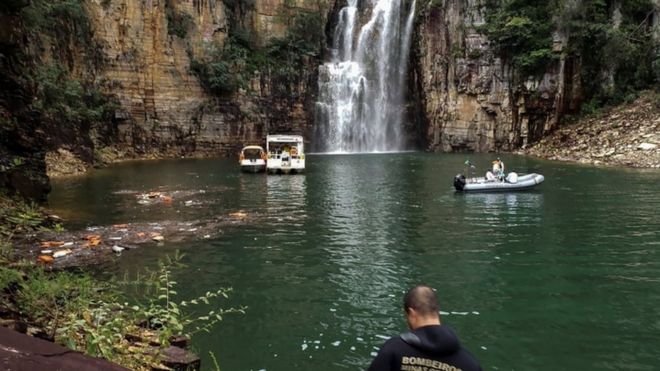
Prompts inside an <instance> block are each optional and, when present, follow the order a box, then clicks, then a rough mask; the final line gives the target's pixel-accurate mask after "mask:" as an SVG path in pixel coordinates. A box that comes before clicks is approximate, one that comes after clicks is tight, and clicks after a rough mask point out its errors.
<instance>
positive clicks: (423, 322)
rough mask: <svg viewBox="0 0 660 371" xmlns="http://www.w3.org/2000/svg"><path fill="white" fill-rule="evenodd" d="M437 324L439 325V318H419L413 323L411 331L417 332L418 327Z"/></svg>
mask: <svg viewBox="0 0 660 371" xmlns="http://www.w3.org/2000/svg"><path fill="white" fill-rule="evenodd" d="M439 324H440V319H439V318H434V317H427V318H419V319H418V320H417V321H415V323H414V328H413V330H417V329H418V328H420V327H425V326H433V325H439Z"/></svg>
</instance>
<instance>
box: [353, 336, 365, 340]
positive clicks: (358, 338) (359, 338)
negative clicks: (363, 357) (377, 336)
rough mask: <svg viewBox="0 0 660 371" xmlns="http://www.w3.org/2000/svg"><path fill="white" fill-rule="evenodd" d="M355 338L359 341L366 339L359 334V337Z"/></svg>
mask: <svg viewBox="0 0 660 371" xmlns="http://www.w3.org/2000/svg"><path fill="white" fill-rule="evenodd" d="M355 340H357V341H364V339H363V338H361V337H359V336H358V337H356V338H355Z"/></svg>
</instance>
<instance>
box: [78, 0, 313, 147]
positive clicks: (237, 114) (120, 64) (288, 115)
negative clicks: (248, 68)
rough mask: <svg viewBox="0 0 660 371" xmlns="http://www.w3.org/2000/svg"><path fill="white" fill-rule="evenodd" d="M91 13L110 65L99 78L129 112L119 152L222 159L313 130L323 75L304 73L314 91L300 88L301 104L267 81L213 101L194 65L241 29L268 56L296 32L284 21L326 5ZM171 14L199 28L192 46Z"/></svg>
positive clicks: (96, 6)
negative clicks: (313, 100) (172, 30)
mask: <svg viewBox="0 0 660 371" xmlns="http://www.w3.org/2000/svg"><path fill="white" fill-rule="evenodd" d="M321 4H322V2H321ZM89 10H90V15H91V17H92V23H93V28H94V30H95V31H94V32H95V35H96V36H97V37H98V38H99V39H101V40H102V45H103V46H104V47H103V52H104V53H105V55H106V57H107V60H108V64H107V67H106V68H105V69H104V70H103V71H101V73H100V76H99V78H101V79H103V80H104V85H105V89H104V90H105V91H106V92H108V93H110V94H115V95H116V96H117V98H118V99H119V101H120V102H121V108H120V109H119V110H117V113H116V117H115V118H116V128H115V130H114V133H115V135H116V136H115V138H116V141H117V143H118V144H120V145H119V148H121V149H123V150H126V151H129V152H130V151H135V152H136V153H137V154H138V155H145V154H154V155H158V156H163V155H170V156H171V155H219V154H227V153H229V152H233V151H235V150H238V149H240V147H241V146H242V145H244V144H247V143H261V141H262V140H263V137H264V136H265V135H266V133H267V132H268V131H272V130H285V131H290V132H304V131H305V130H306V128H307V125H308V120H307V119H308V115H307V113H306V112H307V111H309V110H306V109H305V105H306V101H307V100H308V97H309V96H310V95H311V94H313V90H314V88H315V81H314V76H315V70H314V68H310V69H308V70H306V71H302V76H301V81H305V82H306V81H308V80H309V81H310V82H311V81H314V83H313V84H307V83H304V84H300V85H299V86H295V87H294V88H295V89H297V91H296V94H295V96H296V97H297V99H296V100H295V101H291V99H290V97H286V96H282V95H279V94H277V92H275V91H274V90H273V89H272V85H273V84H275V83H276V82H274V81H271V79H270V76H268V75H267V74H266V73H260V72H257V73H255V74H254V75H252V76H250V81H249V84H248V86H247V87H244V88H243V89H240V90H239V91H238V92H237V93H235V94H231V95H228V96H224V97H213V96H210V95H209V94H207V93H206V92H205V91H204V90H203V89H202V87H201V86H200V84H199V81H198V79H197V77H196V76H195V75H193V74H192V72H191V57H195V58H198V59H199V58H204V57H205V54H207V53H208V46H209V45H214V46H215V47H222V45H223V44H224V43H225V42H226V39H227V37H228V36H229V33H230V26H231V25H230V23H231V22H233V23H234V24H240V25H241V27H243V28H244V29H246V30H247V31H248V32H249V33H250V36H251V39H252V40H254V42H255V43H256V44H257V47H263V46H264V45H266V44H267V42H268V41H269V40H270V39H271V38H272V37H280V36H282V35H283V34H284V32H285V31H286V24H285V23H284V22H283V20H282V18H283V15H282V13H283V12H289V13H291V14H295V13H296V12H301V11H308V12H312V11H314V12H322V11H323V8H322V7H321V5H319V3H318V2H311V1H305V0H298V1H295V2H289V1H285V0H256V1H254V6H253V7H247V8H245V7H241V6H240V4H239V5H238V6H234V7H233V8H228V7H227V6H226V5H225V3H223V2H221V1H214V0H169V1H165V0H148V1H134V0H119V1H111V2H110V4H109V6H107V7H104V6H103V5H102V4H100V3H91V4H90V6H89ZM168 12H174V14H179V15H181V14H183V15H185V17H186V18H188V19H190V20H191V21H192V22H191V23H190V24H189V25H187V32H186V35H185V37H183V38H181V37H178V36H175V35H171V34H169V33H168V22H171V21H172V18H171V17H169V18H168ZM232 17H233V19H232ZM278 17H279V18H278ZM171 26H172V25H170V27H171ZM312 65H313V64H312Z"/></svg>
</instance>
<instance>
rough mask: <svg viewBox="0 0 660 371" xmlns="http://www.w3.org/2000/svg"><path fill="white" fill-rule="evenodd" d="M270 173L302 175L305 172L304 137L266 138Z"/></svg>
mask: <svg viewBox="0 0 660 371" xmlns="http://www.w3.org/2000/svg"><path fill="white" fill-rule="evenodd" d="M266 152H267V153H268V161H266V168H267V169H268V172H269V173H273V174H275V173H283V174H289V173H301V172H303V171H304V170H305V151H304V145H303V137H302V136H300V135H268V136H266Z"/></svg>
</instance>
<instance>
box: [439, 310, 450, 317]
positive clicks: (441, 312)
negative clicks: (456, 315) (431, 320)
mask: <svg viewBox="0 0 660 371" xmlns="http://www.w3.org/2000/svg"><path fill="white" fill-rule="evenodd" d="M440 314H442V315H443V316H448V315H449V314H450V313H449V312H443V311H440Z"/></svg>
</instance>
